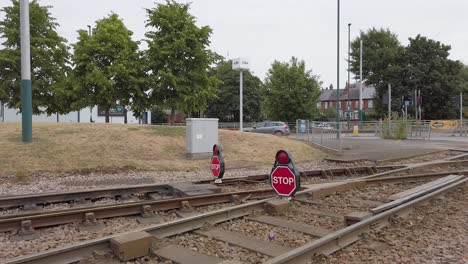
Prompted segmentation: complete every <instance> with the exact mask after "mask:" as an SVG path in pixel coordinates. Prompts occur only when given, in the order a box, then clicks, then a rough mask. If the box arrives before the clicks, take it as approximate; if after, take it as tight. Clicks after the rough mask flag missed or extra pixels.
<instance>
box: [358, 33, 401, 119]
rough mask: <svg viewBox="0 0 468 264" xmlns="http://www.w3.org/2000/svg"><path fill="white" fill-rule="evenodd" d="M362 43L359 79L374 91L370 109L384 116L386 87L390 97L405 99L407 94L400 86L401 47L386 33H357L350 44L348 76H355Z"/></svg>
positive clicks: (392, 34) (395, 39) (391, 35)
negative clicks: (388, 88) (396, 95)
mask: <svg viewBox="0 0 468 264" xmlns="http://www.w3.org/2000/svg"><path fill="white" fill-rule="evenodd" d="M361 40H362V42H363V63H362V64H363V67H362V75H363V79H364V81H365V83H366V84H367V85H374V86H375V87H376V99H375V100H374V107H375V109H376V112H377V113H378V114H383V113H385V107H384V104H383V97H384V95H385V93H386V92H387V87H388V84H389V83H390V84H392V94H398V95H399V96H405V95H406V94H405V93H407V92H410V91H406V89H405V87H404V85H403V84H402V83H401V80H402V78H404V74H405V73H404V52H405V49H404V47H403V46H402V45H401V44H400V42H399V41H398V37H397V35H396V34H394V33H392V32H391V31H390V30H388V29H376V28H371V29H369V30H368V31H367V32H363V31H361V33H360V36H359V37H357V38H356V39H355V40H353V41H352V43H351V62H350V63H351V72H352V73H353V74H355V75H356V76H359V66H360V61H359V55H360V41H361Z"/></svg>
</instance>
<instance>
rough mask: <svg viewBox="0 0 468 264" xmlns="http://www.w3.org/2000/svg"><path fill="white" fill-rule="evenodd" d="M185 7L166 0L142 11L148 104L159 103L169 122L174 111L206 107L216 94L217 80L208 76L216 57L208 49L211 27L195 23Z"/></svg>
mask: <svg viewBox="0 0 468 264" xmlns="http://www.w3.org/2000/svg"><path fill="white" fill-rule="evenodd" d="M189 8H190V5H189V4H180V3H177V2H175V1H166V3H165V4H157V6H156V7H155V8H152V9H147V10H146V11H147V14H148V21H147V24H146V27H147V28H149V29H150V31H148V32H147V33H146V34H145V36H146V38H147V39H146V42H147V43H148V50H147V51H146V54H145V55H146V56H145V57H146V65H147V69H146V72H147V74H148V86H149V88H150V90H149V93H148V94H150V95H151V97H150V103H151V104H152V105H156V104H159V103H161V102H162V104H163V106H164V107H166V108H169V109H171V123H172V122H173V120H174V115H175V110H180V111H184V112H186V113H189V112H196V111H200V110H206V108H207V105H208V100H209V99H211V98H213V97H215V96H216V93H217V88H216V86H217V84H218V80H217V79H216V78H215V77H209V76H208V71H209V69H210V65H211V64H212V63H213V62H214V61H215V59H216V57H217V56H216V55H215V54H214V53H213V52H211V51H210V50H209V49H208V46H209V44H210V35H211V32H212V30H211V29H210V28H209V27H208V26H203V27H198V26H197V25H195V22H196V19H195V17H194V16H192V15H191V14H190V13H189Z"/></svg>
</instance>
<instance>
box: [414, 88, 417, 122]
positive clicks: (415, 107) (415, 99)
mask: <svg viewBox="0 0 468 264" xmlns="http://www.w3.org/2000/svg"><path fill="white" fill-rule="evenodd" d="M414 119H415V120H418V91H417V90H414Z"/></svg>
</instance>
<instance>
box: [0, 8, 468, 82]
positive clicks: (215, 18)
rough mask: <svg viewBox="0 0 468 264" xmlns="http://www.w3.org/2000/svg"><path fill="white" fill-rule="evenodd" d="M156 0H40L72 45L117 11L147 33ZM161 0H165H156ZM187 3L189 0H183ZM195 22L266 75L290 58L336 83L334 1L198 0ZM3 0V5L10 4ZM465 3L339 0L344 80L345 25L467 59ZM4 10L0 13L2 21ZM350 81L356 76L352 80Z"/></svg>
mask: <svg viewBox="0 0 468 264" xmlns="http://www.w3.org/2000/svg"><path fill="white" fill-rule="evenodd" d="M154 2H155V1H153V0H40V3H41V4H43V5H51V6H53V8H52V9H51V12H52V15H53V16H54V17H55V18H57V22H58V23H59V24H60V28H59V29H58V31H59V34H60V35H62V36H63V37H65V38H66V39H67V40H68V41H69V42H71V43H74V42H75V41H76V38H77V33H76V31H77V30H78V29H86V28H87V27H86V25H93V24H94V22H95V21H96V20H97V19H100V18H102V17H104V16H107V15H108V14H109V13H110V12H111V11H113V12H115V13H117V14H119V15H120V16H121V17H122V18H123V19H124V22H125V24H126V25H127V27H128V28H129V29H130V30H132V31H133V32H134V39H135V40H141V39H143V38H144V33H145V31H146V29H145V27H144V25H145V20H146V13H145V10H144V9H145V8H151V7H153V6H155V5H154ZM156 2H162V1H156ZM182 2H188V1H182ZM190 2H192V5H191V11H190V12H191V14H192V15H194V16H195V17H196V18H197V24H198V25H200V26H202V25H209V26H210V27H211V28H212V29H213V35H212V38H211V41H212V42H211V48H212V49H213V50H214V51H216V52H217V53H219V54H221V55H223V56H225V57H228V58H235V57H246V58H248V59H249V60H250V63H251V69H252V71H253V72H254V74H256V75H257V76H259V77H260V78H262V79H264V77H265V76H266V72H267V71H268V69H269V67H270V65H271V63H272V62H273V61H274V60H275V59H276V60H280V61H286V60H289V59H290V58H291V56H296V57H298V58H300V59H303V60H305V62H306V66H307V68H309V69H312V70H313V72H314V74H317V75H319V76H320V79H321V80H322V81H323V85H324V86H325V85H329V84H330V83H333V84H334V86H335V87H336V17H337V11H336V9H337V3H336V2H337V1H333V0H288V1H286V0H282V1H280V0H193V1H190ZM10 3H11V2H10V1H9V0H0V7H4V6H6V5H10ZM467 11H468V0H443V1H442V0H391V1H381V0H348V1H346V0H344V1H341V23H340V24H341V30H340V35H341V42H340V52H341V55H340V58H341V61H340V63H341V67H340V69H341V73H340V82H341V84H342V85H341V86H342V87H343V86H344V82H345V81H346V78H347V73H346V60H345V59H346V58H347V40H348V26H347V25H348V23H352V26H351V39H353V38H354V37H356V36H357V35H358V33H359V30H366V29H368V28H370V27H377V28H379V27H384V28H389V29H390V30H391V31H393V32H394V33H396V34H397V35H398V37H399V39H400V41H401V42H402V43H403V44H404V45H406V44H407V43H408V38H409V37H415V36H416V35H417V34H418V33H420V34H422V35H423V36H427V37H429V38H433V39H436V40H439V41H441V42H442V43H444V44H449V45H451V46H452V51H451V56H450V57H451V58H452V59H454V60H461V61H463V62H464V63H465V64H468V15H467V13H466V12H467ZM3 18H4V14H0V19H3ZM351 78H352V77H351Z"/></svg>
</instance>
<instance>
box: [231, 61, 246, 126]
mask: <svg viewBox="0 0 468 264" xmlns="http://www.w3.org/2000/svg"><path fill="white" fill-rule="evenodd" d="M232 69H233V70H237V71H239V72H240V73H239V131H240V132H242V131H244V123H243V122H244V113H243V101H244V98H243V89H244V87H243V86H244V83H243V82H244V74H243V71H248V70H249V60H247V59H245V58H237V59H233V60H232Z"/></svg>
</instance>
